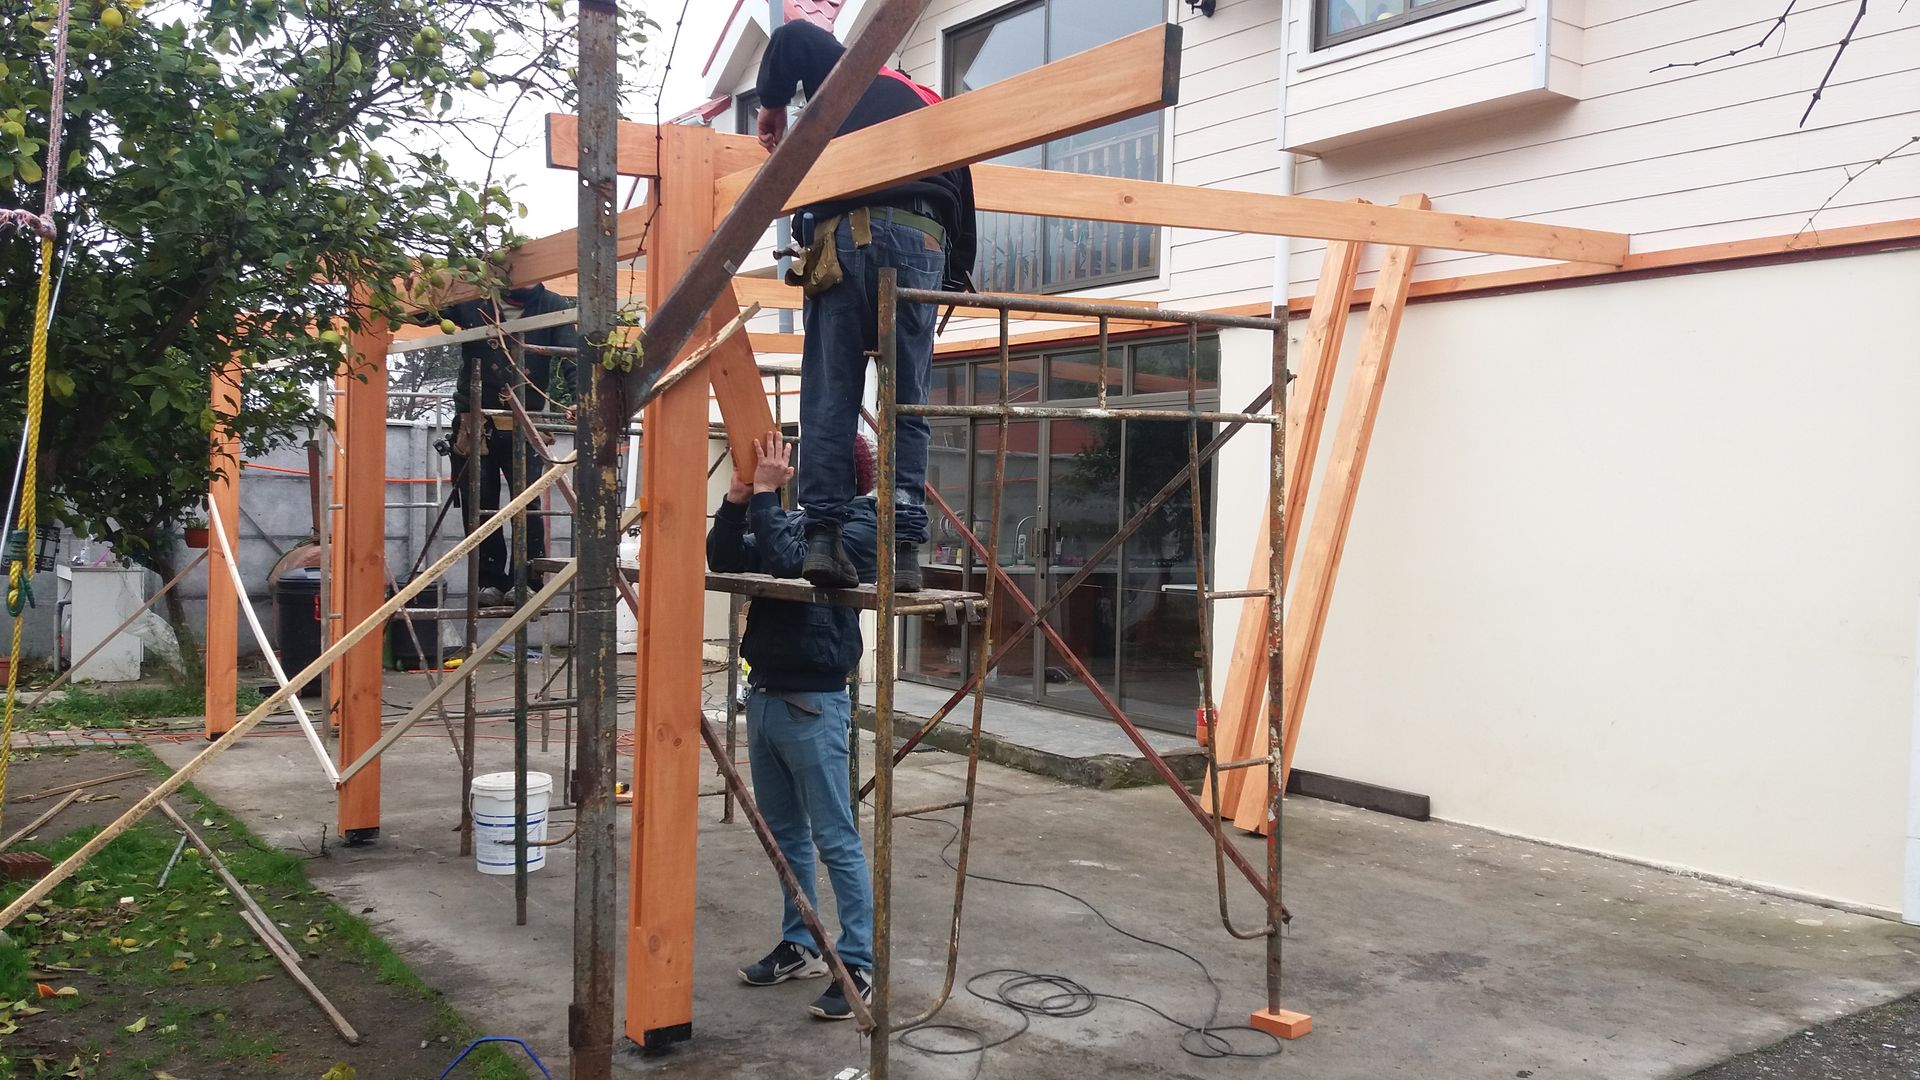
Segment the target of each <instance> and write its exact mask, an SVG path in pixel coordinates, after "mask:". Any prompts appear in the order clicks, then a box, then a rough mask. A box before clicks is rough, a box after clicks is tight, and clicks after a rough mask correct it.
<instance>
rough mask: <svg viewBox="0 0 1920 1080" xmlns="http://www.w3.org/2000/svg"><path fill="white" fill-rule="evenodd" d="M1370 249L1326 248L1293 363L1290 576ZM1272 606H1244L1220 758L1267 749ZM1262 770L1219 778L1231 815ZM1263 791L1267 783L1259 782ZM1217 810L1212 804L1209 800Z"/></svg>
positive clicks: (1256, 553) (1258, 564)
mask: <svg viewBox="0 0 1920 1080" xmlns="http://www.w3.org/2000/svg"><path fill="white" fill-rule="evenodd" d="M1364 247H1365V245H1363V244H1357V243H1354V242H1352V241H1347V240H1337V241H1335V242H1334V243H1333V244H1332V245H1330V246H1329V247H1328V249H1327V259H1326V264H1325V267H1324V268H1323V270H1322V271H1321V275H1320V285H1319V288H1318V290H1317V291H1316V293H1315V295H1314V302H1313V312H1312V314H1311V315H1310V316H1309V317H1308V319H1307V327H1306V331H1305V333H1304V335H1303V338H1302V341H1301V348H1300V362H1299V363H1298V364H1295V365H1290V366H1291V367H1292V369H1293V370H1294V372H1295V373H1296V375H1297V378H1296V379H1295V380H1294V385H1293V387H1292V393H1291V394H1289V395H1288V398H1287V406H1288V407H1287V433H1286V434H1287V463H1286V475H1285V476H1284V477H1283V478H1282V482H1283V484H1284V498H1285V500H1286V503H1285V514H1286V517H1285V521H1286V529H1287V534H1286V537H1285V538H1284V543H1285V545H1286V547H1285V550H1284V552H1283V557H1284V558H1285V560H1286V562H1285V566H1286V567H1287V572H1288V573H1291V572H1292V567H1293V557H1294V554H1295V553H1296V552H1297V551H1298V550H1299V546H1300V524H1301V514H1302V512H1303V511H1304V510H1305V509H1306V505H1307V479H1308V477H1310V476H1312V475H1313V462H1314V459H1315V457H1316V456H1318V454H1319V452H1320V432H1321V430H1322V429H1323V428H1324V427H1325V425H1326V417H1327V401H1328V399H1329V398H1330V397H1331V396H1332V393H1333V376H1334V373H1335V372H1336V371H1337V370H1338V368H1339V366H1340V346H1341V344H1342V343H1343V342H1344V341H1345V339H1346V330H1347V305H1348V303H1349V298H1350V297H1351V296H1352V295H1353V288H1354V277H1355V276H1356V274H1357V273H1358V272H1359V269H1360V254H1361V251H1362V250H1363V248H1364ZM1270 529H1271V523H1270V522H1269V521H1268V520H1267V515H1265V514H1262V515H1260V534H1259V537H1258V539H1257V541H1256V542H1255V544H1254V549H1253V566H1252V567H1251V569H1249V570H1248V572H1247V586H1246V587H1247V588H1248V589H1250V590H1251V589H1265V588H1267V587H1268V583H1269V576H1268V572H1267V571H1268V561H1267V555H1268V545H1269V544H1270V543H1272V539H1273V537H1272V533H1271V531H1270ZM1271 615H1272V605H1271V604H1270V603H1268V601H1267V600H1266V599H1265V598H1264V597H1261V598H1254V599H1249V600H1246V601H1243V602H1242V603H1241V605H1240V625H1239V627H1238V629H1237V631H1236V633H1235V635H1234V639H1233V654H1232V661H1231V663H1230V665H1229V667H1228V669H1227V687H1226V692H1225V693H1224V694H1223V695H1222V696H1221V699H1220V724H1219V727H1218V728H1217V729H1216V733H1215V737H1216V738H1217V739H1219V740H1221V741H1220V742H1217V743H1216V744H1215V745H1216V746H1217V747H1219V754H1220V757H1221V760H1225V761H1240V760H1243V759H1245V758H1249V757H1253V756H1255V755H1256V754H1257V753H1259V752H1261V749H1262V748H1263V747H1264V746H1265V731H1264V725H1259V727H1260V728H1261V731H1260V738H1259V739H1258V740H1256V739H1255V737H1254V735H1255V729H1256V725H1257V723H1258V720H1257V718H1259V717H1263V716H1265V715H1266V712H1267V649H1268V642H1267V630H1268V619H1269V618H1270V617H1271ZM1250 775H1255V776H1257V775H1259V773H1258V770H1249V769H1235V770H1233V771H1231V772H1229V773H1227V774H1226V775H1225V776H1222V777H1221V778H1220V806H1221V807H1222V808H1223V809H1226V810H1227V811H1228V814H1229V816H1230V815H1231V813H1232V810H1233V808H1235V807H1238V806H1239V805H1240V793H1241V789H1242V788H1243V787H1244V786H1245V785H1246V783H1247V778H1248V777H1249V776H1250ZM1258 786H1259V787H1260V788H1262V789H1264V788H1265V784H1264V783H1262V784H1260V785H1258ZM1209 805H1211V803H1209Z"/></svg>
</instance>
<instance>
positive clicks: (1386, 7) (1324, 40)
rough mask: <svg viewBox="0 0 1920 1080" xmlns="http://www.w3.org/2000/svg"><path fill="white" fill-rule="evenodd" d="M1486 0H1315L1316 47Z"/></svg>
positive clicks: (1314, 25)
mask: <svg viewBox="0 0 1920 1080" xmlns="http://www.w3.org/2000/svg"><path fill="white" fill-rule="evenodd" d="M1485 2H1486V0H1313V16H1314V18H1313V47H1314V48H1316V49H1324V48H1326V47H1327V46H1329V45H1338V44H1340V43H1341V42H1343V41H1352V40H1353V39H1355V38H1361V37H1366V36H1367V35H1368V34H1376V33H1379V32H1380V31H1382V30H1385V29H1387V28H1389V27H1394V26H1405V25H1406V24H1407V23H1410V22H1414V21H1416V20H1419V19H1424V18H1427V17H1428V16H1430V15H1438V14H1440V13H1441V12H1443V11H1455V10H1458V9H1460V8H1463V7H1472V6H1473V5H1475V4H1480V3H1485Z"/></svg>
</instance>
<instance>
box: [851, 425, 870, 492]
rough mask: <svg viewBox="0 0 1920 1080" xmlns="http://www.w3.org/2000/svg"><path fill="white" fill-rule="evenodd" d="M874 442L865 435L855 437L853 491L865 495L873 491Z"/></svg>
mask: <svg viewBox="0 0 1920 1080" xmlns="http://www.w3.org/2000/svg"><path fill="white" fill-rule="evenodd" d="M873 462H874V458H873V440H872V439H869V438H867V437H866V436H865V435H863V434H855V435H854V437H853V490H854V494H856V495H865V494H866V493H867V492H869V491H872V490H873V472H874V465H873Z"/></svg>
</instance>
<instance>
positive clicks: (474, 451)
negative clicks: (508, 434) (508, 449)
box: [453, 410, 513, 457]
mask: <svg viewBox="0 0 1920 1080" xmlns="http://www.w3.org/2000/svg"><path fill="white" fill-rule="evenodd" d="M455 426H456V429H457V430H456V432H455V434H454V438H453V452H454V453H456V454H461V455H464V456H466V457H484V456H486V453H487V443H488V442H489V441H490V440H487V439H483V438H480V437H479V435H480V432H482V431H485V430H486V429H487V428H492V429H494V430H495V431H512V430H513V416H512V415H511V414H508V413H499V414H492V415H490V414H488V413H485V412H480V413H475V412H473V411H472V410H468V411H466V412H462V413H461V414H460V423H459V424H457V425H455ZM476 444H477V445H476Z"/></svg>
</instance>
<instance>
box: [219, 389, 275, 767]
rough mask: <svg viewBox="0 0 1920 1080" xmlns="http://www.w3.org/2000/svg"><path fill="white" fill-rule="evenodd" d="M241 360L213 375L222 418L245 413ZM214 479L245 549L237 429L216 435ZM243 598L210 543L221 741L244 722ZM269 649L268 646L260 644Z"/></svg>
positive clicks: (231, 541) (233, 535)
mask: <svg viewBox="0 0 1920 1080" xmlns="http://www.w3.org/2000/svg"><path fill="white" fill-rule="evenodd" d="M241 370H242V369H241V366H240V362H239V361H238V360H237V359H236V360H229V361H228V362H227V364H226V366H225V367H223V368H221V369H220V370H219V371H216V372H214V373H213V380H212V382H213V412H214V415H215V416H218V417H230V416H237V415H239V413H240V372H241ZM212 443H213V446H212V453H213V480H212V482H211V483H210V485H209V487H208V491H207V498H208V499H210V500H211V501H212V502H213V504H214V506H215V508H217V509H218V510H219V511H220V522H221V525H222V526H223V528H224V531H225V532H226V534H227V548H228V550H231V551H234V552H238V551H239V550H240V439H239V438H238V437H237V436H235V435H234V434H233V433H232V431H231V429H228V428H222V427H216V428H215V429H214V431H213V436H212ZM239 605H240V598H239V596H238V595H236V594H235V593H234V590H233V575H231V574H229V573H228V572H227V556H226V551H223V550H222V549H221V547H220V542H219V541H218V540H210V541H209V542H208V543H207V641H206V649H205V657H204V666H205V668H206V672H205V674H206V706H207V719H206V726H205V731H206V735H207V738H209V739H213V738H218V737H219V736H221V735H224V734H226V733H227V732H228V731H230V730H231V729H232V728H233V725H234V722H235V721H236V720H238V719H239V714H238V699H239V693H240V675H239V669H240V606H239ZM260 645H261V647H262V648H266V647H268V646H267V643H266V642H264V641H263V642H261V643H260Z"/></svg>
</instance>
